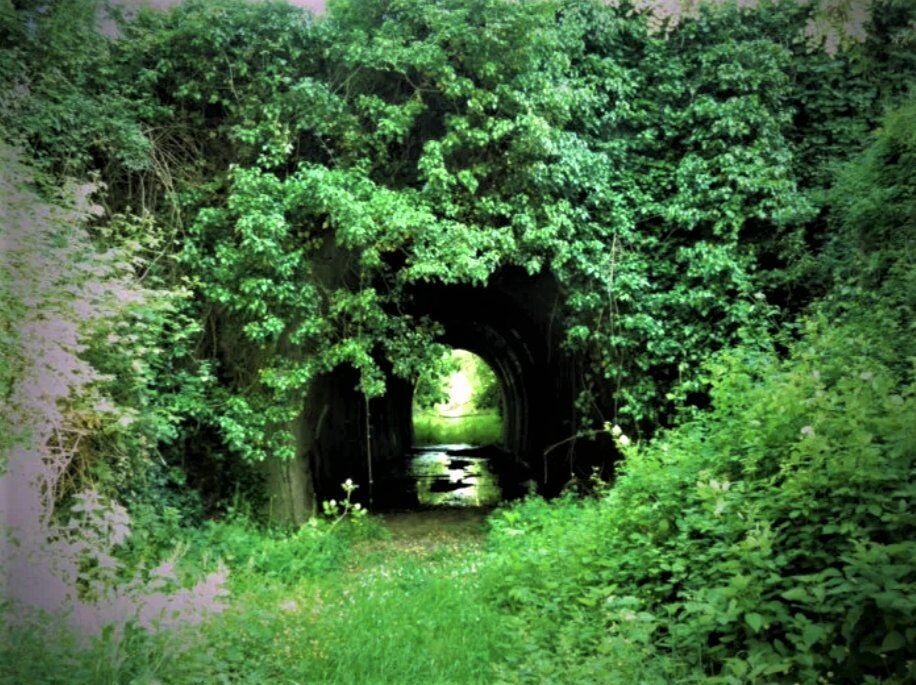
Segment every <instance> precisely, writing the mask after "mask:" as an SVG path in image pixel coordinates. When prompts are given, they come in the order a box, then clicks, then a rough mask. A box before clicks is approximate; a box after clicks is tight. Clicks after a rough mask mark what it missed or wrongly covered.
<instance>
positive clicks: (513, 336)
mask: <svg viewBox="0 0 916 685" xmlns="http://www.w3.org/2000/svg"><path fill="white" fill-rule="evenodd" d="M561 302H562V294H561V292H560V288H559V285H558V284H557V281H556V280H555V279H554V278H553V277H552V276H551V275H550V274H545V273H542V274H535V275H532V274H530V273H528V272H526V271H525V270H522V269H519V268H515V267H512V268H509V267H507V268H505V269H503V270H501V271H500V272H498V273H496V274H494V275H493V276H491V278H490V279H489V280H488V282H487V283H485V284H481V285H478V286H472V285H456V284H443V283H417V284H414V285H413V286H411V287H410V288H409V289H408V290H407V292H406V293H405V297H404V300H403V305H402V312H403V313H405V314H409V315H411V316H413V317H415V318H417V319H418V320H419V319H420V318H427V319H431V320H433V321H435V322H436V323H437V324H439V325H440V327H441V334H440V336H439V342H441V343H443V344H444V345H447V346H448V347H449V348H451V349H454V350H463V351H465V352H466V353H468V354H473V355H476V357H478V358H480V359H482V360H483V362H485V364H486V366H487V367H488V368H489V369H491V370H492V372H493V375H494V376H495V377H496V379H497V381H498V387H499V397H500V400H499V407H500V424H499V432H500V438H499V440H498V441H495V442H491V441H489V440H486V441H485V440H475V439H473V437H472V438H471V439H468V438H467V437H465V438H457V439H458V440H459V441H460V442H458V443H451V438H450V439H449V442H447V443H445V444H460V445H462V447H461V448H460V451H461V453H460V454H446V455H444V456H441V455H440V456H439V457H437V458H436V462H437V464H438V465H437V466H436V468H438V469H443V468H444V469H445V470H446V471H449V470H457V468H450V467H457V466H462V467H463V466H464V465H463V464H462V463H461V460H464V461H467V458H468V457H474V458H476V457H477V456H480V457H481V458H484V463H485V464H486V465H487V467H488V468H489V469H490V470H491V471H492V473H493V474H494V475H495V477H496V480H497V484H498V486H499V492H498V494H497V495H496V498H497V499H502V500H508V499H513V498H516V497H520V496H524V495H525V494H527V493H528V492H531V491H534V490H536V491H537V492H538V493H540V494H543V495H546V496H552V495H555V494H557V493H559V492H560V491H562V489H563V488H564V487H565V486H566V485H567V484H568V483H570V481H571V479H573V478H580V477H586V478H587V477H588V474H590V473H591V466H592V464H591V463H590V462H589V460H588V458H587V453H586V452H585V451H584V450H583V449H582V448H583V447H585V445H584V444H583V443H584V441H582V440H578V439H570V436H575V435H576V433H577V431H578V428H579V425H578V419H577V412H576V408H575V400H576V397H577V395H578V392H579V389H580V387H581V385H580V379H581V373H580V370H579V361H578V360H577V358H576V357H574V356H572V355H569V354H567V353H566V352H565V351H564V346H563V325H562V323H561V322H560V320H559V311H560V309H561ZM416 383H417V381H416V379H413V380H410V379H405V378H402V377H399V376H396V375H394V374H393V373H392V374H390V375H389V377H388V379H387V388H386V393H385V395H384V396H383V397H378V398H374V399H372V400H371V401H369V402H366V401H365V398H363V397H362V396H361V395H360V394H359V392H358V390H357V386H358V374H357V373H356V371H355V369H352V368H349V367H344V368H338V369H337V370H335V371H334V372H332V373H330V374H328V375H327V376H326V377H325V379H324V381H323V382H322V383H321V384H320V385H319V386H316V387H317V388H318V391H316V393H315V395H314V397H313V398H312V399H311V401H310V403H308V406H307V409H309V410H310V411H311V412H312V414H311V415H309V416H308V417H307V422H306V423H305V428H307V429H308V430H309V431H312V434H313V435H314V436H315V440H314V441H313V442H312V445H313V447H312V448H311V449H310V450H309V459H310V463H311V469H312V473H313V474H314V481H315V489H316V494H317V497H318V498H319V500H320V499H330V498H331V497H337V496H339V490H340V483H342V482H343V481H344V480H345V479H346V478H352V479H353V481H354V482H356V483H358V484H359V485H360V489H359V490H358V491H357V496H358V497H359V498H361V500H362V501H363V502H364V503H365V504H366V505H368V506H370V507H372V508H374V509H375V510H389V511H390V510H397V509H411V508H417V507H421V506H422V505H421V503H420V502H419V497H418V496H417V494H416V492H415V490H416V488H414V494H413V495H412V496H405V494H404V491H403V490H402V489H399V488H397V487H393V486H394V484H395V483H397V482H403V481H404V479H406V478H409V475H410V469H411V465H412V463H413V461H412V460H413V458H414V457H415V456H416V455H415V449H416V448H417V447H423V446H429V445H432V444H435V442H433V440H434V437H433V435H434V434H430V433H429V432H428V430H427V429H428V428H429V426H426V425H424V424H423V422H422V421H421V420H420V419H421V416H420V415H419V414H416V413H415V397H416V388H415V386H416ZM441 422H442V421H441V420H440V423H441ZM449 422H450V423H457V422H455V421H449ZM305 428H304V429H303V430H305ZM481 443H485V444H481ZM481 450H485V451H486V454H482V453H480V451H481ZM475 451H476V452H477V453H476V454H475ZM608 454H609V453H608V452H607V450H606V449H604V447H601V449H600V450H599V451H598V455H599V457H600V458H601V459H606V457H607V455H608ZM583 455H586V458H585V459H584V458H583ZM430 459H432V458H430ZM370 467H371V468H370ZM408 494H409V493H408ZM411 497H412V499H411ZM482 501H483V500H482ZM481 506H484V505H483V504H481Z"/></svg>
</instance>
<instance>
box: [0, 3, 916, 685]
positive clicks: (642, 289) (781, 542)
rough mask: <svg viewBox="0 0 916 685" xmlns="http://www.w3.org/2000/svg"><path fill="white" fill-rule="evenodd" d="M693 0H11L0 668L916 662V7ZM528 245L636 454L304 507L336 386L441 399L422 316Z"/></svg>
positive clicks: (586, 368) (387, 675)
mask: <svg viewBox="0 0 916 685" xmlns="http://www.w3.org/2000/svg"><path fill="white" fill-rule="evenodd" d="M682 5H683V6H684V7H685V8H686V7H688V6H689V7H690V8H692V9H691V11H689V12H686V11H685V14H684V16H683V17H680V20H679V21H677V22H673V21H671V22H669V24H668V25H660V24H659V21H660V19H659V15H658V13H657V12H656V13H653V12H654V11H646V4H645V3H640V2H637V3H626V2H621V3H603V2H597V1H593V0H571V1H567V2H562V3H560V2H553V1H551V0H533V1H532V2H525V3H516V2H505V1H504V0H441V1H436V2H418V1H416V0H337V1H336V2H332V3H330V7H329V11H328V13H327V14H326V15H325V16H323V17H322V18H320V19H317V20H316V19H314V18H313V17H312V16H311V15H309V14H307V13H305V12H303V11H302V10H301V9H298V8H296V7H294V6H291V5H288V4H286V3H282V2H257V3H253V2H244V1H242V0H217V1H207V2H204V1H202V0H201V1H197V0H188V1H187V2H184V3H182V4H181V5H179V6H177V7H175V8H174V9H171V10H169V11H165V12H161V11H149V10H141V11H139V12H132V11H127V10H125V9H123V8H122V9H120V10H119V9H118V7H119V6H118V5H115V6H114V7H106V6H104V5H103V4H101V3H96V2H93V1H92V0H67V1H66V2H59V3H50V4H47V3H43V2H38V1H35V2H32V1H25V2H15V3H12V2H0V82H2V98H0V131H2V136H3V141H2V147H0V201H2V206H3V208H4V226H3V233H0V240H2V241H3V255H2V260H0V330H2V332H3V334H2V337H0V394H2V397H3V406H4V409H3V416H2V420H3V427H2V430H0V448H2V450H3V455H4V457H3V461H2V465H3V475H2V481H0V492H2V499H0V515H2V523H3V529H2V537H0V551H2V556H0V558H2V562H3V566H4V571H5V573H4V583H5V584H4V595H3V597H2V598H0V609H2V611H3V613H4V616H5V617H6V618H9V619H11V620H8V621H6V622H5V624H4V627H3V631H4V633H3V640H2V641H0V643H2V644H0V680H2V681H3V682H11V683H12V682H49V683H69V682H87V683H88V682H92V683H100V682H111V683H115V682H125V683H127V682H134V683H152V682H163V683H164V682H176V683H184V682H188V683H191V682H265V681H271V680H285V681H290V682H360V683H374V682H407V681H416V682H431V683H433V682H494V681H495V682H506V683H526V682H531V683H535V682H569V683H588V682H594V683H599V682H600V683H607V682H620V683H635V682H645V683H669V682H684V683H688V682H710V683H714V682H715V683H762V682H767V683H770V682H778V683H783V682H784V683H815V682H841V683H862V682H873V683H879V682H884V683H903V682H907V681H909V680H912V679H913V678H914V677H916V671H914V668H916V667H914V661H913V660H912V657H911V655H912V652H913V650H914V643H916V623H914V616H916V606H914V604H916V595H914V583H916V577H914V570H913V564H912V559H913V558H914V553H916V542H914V535H913V533H914V520H913V515H912V510H913V498H914V497H913V496H914V489H913V488H914V485H913V483H914V481H913V472H914V463H913V459H914V454H916V435H914V430H916V412H914V408H913V390H914V386H913V380H914V379H913V360H914V358H916V349H914V340H916V337H914V335H913V334H914V330H913V308H914V301H913V299H914V297H916V282H914V270H913V268H912V251H913V239H914V235H916V183H914V181H913V173H912V172H913V169H916V105H914V102H913V99H912V85H913V76H914V73H916V71H914V66H916V65H914V61H916V57H914V55H916V51H914V49H913V48H914V45H913V29H912V27H913V25H914V24H913V22H914V21H916V16H914V12H916V10H914V8H913V6H912V4H911V3H908V2H904V1H898V0H880V1H877V2H874V3H872V4H871V14H870V15H868V21H867V22H866V24H865V26H864V30H863V32H862V33H861V35H860V34H859V33H858V32H856V31H852V33H851V34H850V35H851V36H852V38H850V39H849V40H840V39H839V38H837V35H838V34H836V33H830V32H829V31H827V33H824V31H825V30H826V29H823V26H824V24H823V23H822V22H823V21H827V20H829V19H830V18H831V17H832V16H833V14H835V13H837V12H840V14H842V12H841V10H842V7H840V6H841V5H842V6H843V7H846V5H849V7H853V9H854V8H855V7H857V5H856V4H855V3H851V4H850V3H847V4H846V5H844V4H843V3H830V2H824V3H820V4H819V5H816V6H814V7H812V6H811V5H809V4H807V3H792V2H773V3H771V2H760V3H759V4H758V3H754V6H753V7H747V6H745V5H747V3H735V4H732V3H727V2H724V3H718V2H710V3H705V4H704V3H699V4H697V7H694V3H682ZM831 8H832V9H831ZM847 9H848V7H847ZM636 10H639V11H636ZM694 10H695V11H694ZM106 13H107V14H106ZM812 13H814V14H812ZM832 13H833V14H832ZM812 17H814V19H815V20H816V21H815V23H814V24H811V23H810V22H811V21H812ZM834 18H835V17H834ZM818 22H821V23H818ZM675 24H676V25H675ZM100 25H102V26H104V27H107V33H105V34H103V33H101V32H100V29H99V27H100ZM806 26H809V30H808V32H807V34H806V28H805V27H806ZM811 26H814V29H810V27H811ZM849 26H853V25H852V24H849ZM853 28H855V26H853ZM825 36H826V37H825ZM831 36H832V37H831ZM812 41H813V42H815V43H819V41H823V42H824V44H825V45H826V46H827V48H828V49H827V50H821V49H812ZM838 47H842V48H843V49H842V50H839V51H837V49H836V48H838ZM505 267H518V268H521V269H524V270H527V271H528V272H529V273H531V274H535V273H540V272H545V271H546V272H549V273H551V274H552V275H553V276H554V277H555V278H556V280H557V282H558V284H559V288H560V292H561V294H562V298H563V300H562V311H561V312H560V315H561V318H560V321H561V325H562V330H563V335H564V341H565V342H564V345H565V347H566V351H567V352H568V353H569V354H570V355H575V356H576V358H577V359H580V360H581V368H582V369H583V374H584V375H583V378H582V388H583V391H582V393H581V395H580V397H579V399H578V402H577V406H578V410H579V416H580V417H581V422H582V425H583V426H584V427H586V428H588V429H593V430H606V431H608V432H609V433H610V434H611V435H612V436H613V438H614V439H615V441H616V443H617V448H618V450H619V452H620V453H621V454H623V455H624V457H623V460H622V461H621V462H620V463H619V464H618V465H617V467H616V471H615V475H614V478H613V479H612V480H611V481H610V482H602V481H600V480H599V479H598V478H597V476H596V477H595V479H594V481H593V483H592V484H591V487H590V488H589V489H588V490H589V492H588V494H587V495H585V496H583V495H582V494H581V493H580V494H578V495H575V496H574V495H572V494H568V495H565V496H562V497H560V498H559V499H557V500H554V501H550V502H546V501H544V500H542V499H539V498H536V497H532V498H528V499H526V500H524V501H522V502H520V503H516V504H514V505H508V506H507V507H505V508H504V509H502V510H501V511H498V512H497V513H495V514H494V515H493V516H492V517H491V518H490V519H489V522H488V527H489V532H488V534H487V536H486V538H485V539H481V538H480V537H479V534H478V532H477V531H474V530H471V531H470V532H467V534H466V535H464V536H463V537H462V536H454V537H453V536H449V535H444V536H440V537H433V538H431V539H423V540H422V541H420V542H418V541H417V540H418V539H419V538H415V537H412V536H411V535H410V534H406V533H404V532H403V531H401V532H400V533H399V532H398V530H397V529H395V533H394V537H393V538H392V537H391V533H390V532H388V526H387V524H385V523H384V522H382V521H379V520H376V518H375V517H373V516H371V515H370V516H366V515H365V511H364V509H363V508H362V507H359V506H358V505H356V504H354V503H353V502H352V501H351V500H352V498H353V493H354V490H355V487H356V486H354V485H353V484H352V483H346V484H344V493H343V496H342V498H341V501H339V502H338V501H336V500H335V501H329V502H326V503H324V506H323V516H319V517H316V518H313V519H312V520H311V521H310V522H308V523H306V524H305V525H303V526H302V527H298V526H296V527H289V528H285V527H282V526H279V527H278V526H269V525H265V522H264V521H263V520H262V519H263V514H264V512H263V507H262V504H263V499H264V484H263V476H262V472H261V470H260V469H259V468H258V466H257V465H258V464H259V463H260V462H263V461H268V462H269V461H279V460H282V459H286V458H289V457H291V456H292V452H293V438H292V430H291V428H290V426H291V424H292V422H293V421H294V419H295V417H296V415H297V413H298V412H299V411H300V409H301V406H302V404H303V402H305V403H306V404H307V403H308V402H309V401H310V397H311V396H310V393H311V392H312V388H313V387H314V382H315V379H316V378H319V377H321V376H322V374H325V373H327V372H329V371H331V370H332V369H335V368H338V367H341V366H350V367H352V368H354V369H355V370H357V371H358V372H359V379H360V380H359V387H360V389H361V391H362V392H363V393H364V394H365V395H366V396H367V397H369V396H374V395H379V394H382V393H384V392H385V391H386V382H387V381H389V380H390V378H391V377H392V376H398V377H401V378H406V379H408V380H410V381H411V382H418V381H419V382H420V383H421V385H420V386H419V387H420V394H419V396H418V399H419V401H421V403H422V402H427V403H431V402H433V401H434V400H435V399H436V398H435V395H436V389H435V388H434V387H433V388H427V389H426V390H423V386H422V383H423V380H422V379H423V378H436V377H439V376H441V375H442V374H443V373H446V372H448V371H449V369H450V368H451V367H450V363H451V362H450V361H449V356H448V355H447V354H444V353H445V352H446V348H444V346H443V345H441V344H439V343H438V342H436V336H437V333H438V332H439V324H438V323H437V322H436V321H432V320H424V319H416V318H414V317H412V316H411V315H410V314H409V313H405V312H406V311H408V310H406V309H405V308H404V307H403V306H402V305H404V304H405V302H406V301H407V300H408V299H409V297H410V293H411V292H412V288H413V287H414V286H416V285H417V284H422V283H431V282H435V283H444V284H470V285H478V286H481V287H483V286H485V285H486V283H487V282H488V280H489V279H490V278H491V277H492V276H493V275H494V274H496V273H498V272H499V271H500V270H501V269H503V268H505ZM433 385H434V384H433ZM490 400H492V398H490ZM490 400H486V399H485V398H480V402H481V404H482V405H483V404H484V403H485V402H486V401H490ZM609 459H610V455H609ZM283 463H287V462H283ZM268 515H269V512H268ZM129 533H130V534H129ZM176 542H177V547H176ZM24 578H29V579H30V582H29V583H24V582H23V579H24ZM405 597H406V598H408V600H409V601H405ZM25 606H34V607H37V608H39V609H43V610H45V611H47V612H49V613H51V614H53V612H55V611H61V610H67V611H69V612H70V616H71V618H72V619H73V623H75V625H76V626H77V627H78V628H79V629H80V630H78V631H71V630H70V629H69V628H68V627H67V626H66V624H64V623H60V622H58V621H56V620H51V621H47V620H42V619H41V617H40V616H38V617H34V616H33V618H34V619H35V620H34V621H32V620H28V616H27V615H26V614H25V613H24V612H23V608H24V607H25ZM17 616H18V617H19V618H20V619H21V620H12V618H14V617H17ZM45 618H47V616H46V617H45ZM187 623H194V624H199V625H196V626H195V628H193V629H188V628H187V627H186V626H185V624H187ZM49 624H50V627H49ZM159 628H169V630H159ZM49 631H57V632H49ZM81 631H82V632H81ZM86 634H88V635H89V636H90V637H86ZM47 654H52V655H53V657H54V658H50V659H49V658H47V656H44V655H47Z"/></svg>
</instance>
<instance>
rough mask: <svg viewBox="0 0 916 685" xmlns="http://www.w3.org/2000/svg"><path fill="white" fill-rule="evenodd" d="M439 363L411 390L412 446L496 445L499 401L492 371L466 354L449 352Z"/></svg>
mask: <svg viewBox="0 0 916 685" xmlns="http://www.w3.org/2000/svg"><path fill="white" fill-rule="evenodd" d="M439 364H440V365H439V366H438V368H436V369H432V370H430V371H427V372H426V373H425V374H423V375H422V376H421V377H420V380H419V381H418V383H417V387H416V390H415V391H414V409H413V431H414V444H417V445H441V444H457V443H467V444H471V445H497V444H500V443H501V442H502V441H503V420H502V397H501V390H500V385H499V379H497V377H496V374H495V373H494V372H493V370H492V369H491V368H490V367H489V366H488V365H487V363H486V362H485V361H484V360H483V359H481V358H480V357H478V356H477V355H475V354H473V353H471V352H468V351H467V350H450V351H448V352H446V353H444V354H443V355H442V358H441V360H440V363H439Z"/></svg>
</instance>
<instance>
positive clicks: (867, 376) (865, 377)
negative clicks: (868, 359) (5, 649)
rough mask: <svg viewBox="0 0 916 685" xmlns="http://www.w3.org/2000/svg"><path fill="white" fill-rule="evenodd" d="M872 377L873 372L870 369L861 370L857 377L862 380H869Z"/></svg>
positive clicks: (873, 375)
mask: <svg viewBox="0 0 916 685" xmlns="http://www.w3.org/2000/svg"><path fill="white" fill-rule="evenodd" d="M874 377H875V374H873V373H872V372H871V371H863V372H862V373H860V374H859V378H861V379H862V380H863V381H870V380H871V379H872V378H874Z"/></svg>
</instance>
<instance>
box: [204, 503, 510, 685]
mask: <svg viewBox="0 0 916 685" xmlns="http://www.w3.org/2000/svg"><path fill="white" fill-rule="evenodd" d="M485 517H486V512H480V511H474V510H442V511H438V510H435V511H424V512H410V513H392V514H387V515H385V516H384V517H380V518H381V519H382V525H383V526H384V527H385V528H386V529H387V531H388V532H389V533H390V534H389V535H385V536H384V537H383V538H382V539H373V540H366V541H362V542H360V543H358V544H357V545H356V547H355V548H354V549H353V550H352V553H351V555H350V560H349V562H348V563H347V565H346V566H345V568H344V569H342V570H340V571H337V572H333V573H329V574H327V575H326V576H323V577H320V578H312V579H306V580H303V581H302V582H300V583H297V584H295V585H293V586H291V587H290V586H285V587H282V588H281V587H278V586H274V587H271V586H269V585H265V586H263V587H257V586H254V587H252V588H250V590H248V591H247V592H245V593H244V594H243V595H241V596H238V597H237V598H236V601H235V602H233V608H232V609H230V610H229V611H228V612H227V614H226V615H224V616H223V617H221V618H220V620H218V621H217V622H216V624H215V625H214V626H213V632H212V634H211V635H210V641H211V642H212V643H213V644H214V646H216V645H219V647H218V650H219V659H218V662H217V663H214V664H213V665H214V666H216V672H213V671H211V672H210V673H208V678H209V679H210V681H211V682H220V681H221V680H222V681H225V682H244V683H254V682H283V683H291V684H292V683H353V684H356V683H360V684H369V685H371V684H374V683H379V684H381V683H386V684H387V683H412V684H414V683H415V684H420V683H423V684H424V685H426V684H436V683H443V684H445V683H489V682H493V675H492V668H491V664H492V662H493V661H494V659H496V658H497V657H498V654H499V653H501V650H502V648H501V646H500V645H501V644H502V643H503V642H504V640H505V639H506V635H507V633H508V632H509V631H507V630H505V626H504V625H503V618H502V617H501V616H500V615H499V614H498V613H497V612H496V611H495V610H494V609H493V608H492V607H491V606H490V605H489V603H488V602H487V601H486V600H485V598H484V597H483V594H482V592H481V588H480V582H479V574H478V569H479V566H480V561H481V559H482V556H483V553H484V545H483V542H484V520H485ZM227 672H228V674H231V675H229V677H226V676H227Z"/></svg>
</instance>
